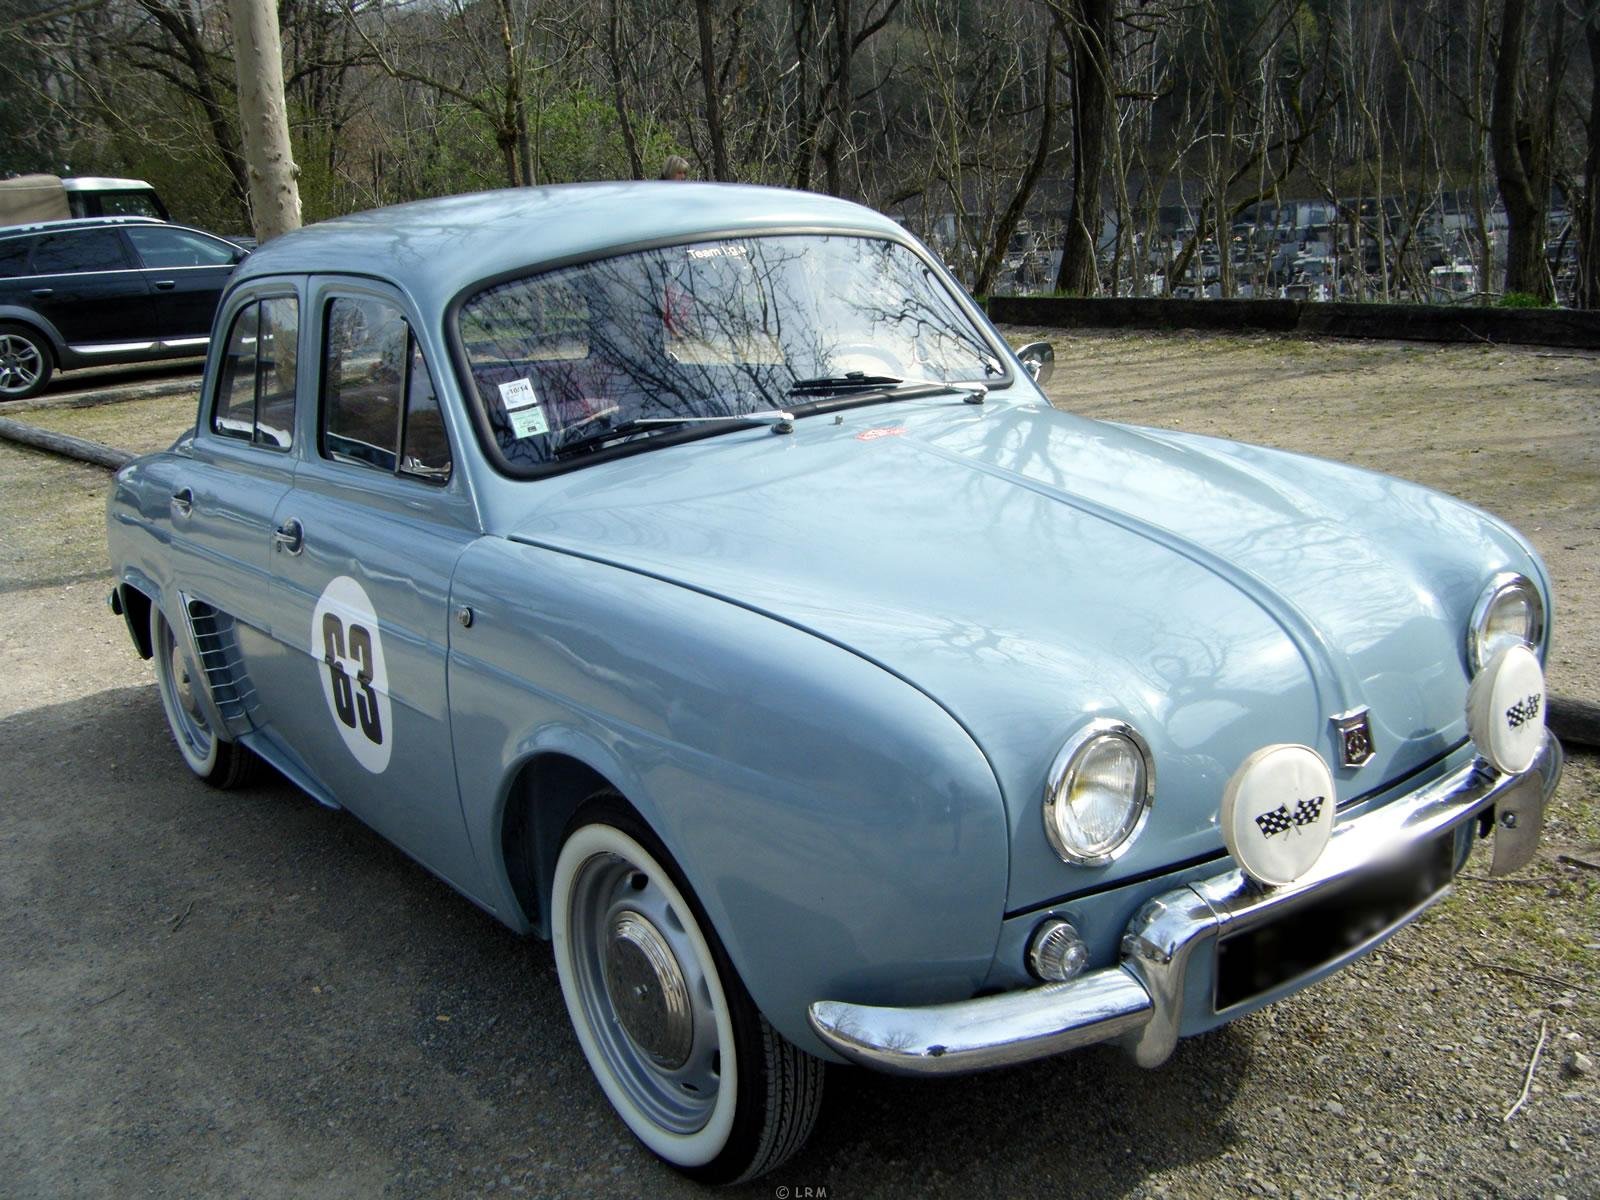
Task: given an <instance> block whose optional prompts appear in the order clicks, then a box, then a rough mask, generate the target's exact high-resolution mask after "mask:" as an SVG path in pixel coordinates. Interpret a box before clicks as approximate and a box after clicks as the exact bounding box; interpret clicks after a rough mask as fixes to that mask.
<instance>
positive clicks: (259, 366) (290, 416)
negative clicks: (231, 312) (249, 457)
mask: <svg viewBox="0 0 1600 1200" xmlns="http://www.w3.org/2000/svg"><path fill="white" fill-rule="evenodd" d="M299 336H300V304H299V301H297V300H296V299H295V298H294V297H293V296H278V297H274V298H272V299H270V300H258V301H255V302H253V303H251V304H248V305H246V306H245V307H244V308H241V309H240V310H239V311H238V313H237V314H235V316H234V318H233V327H232V328H231V329H230V330H229V331H228V348H227V349H226V350H225V351H224V352H223V355H222V380H221V383H220V384H219V385H218V388H217V397H216V407H215V410H214V412H213V415H212V419H211V428H212V429H213V430H215V431H216V432H217V433H220V434H222V435H223V436H224V437H234V438H239V439H241V440H242V441H247V442H254V443H255V444H257V445H260V446H270V447H272V448H273V449H275V450H287V449H289V447H290V446H291V445H293V444H294V400H295V368H296V365H297V364H298V362H299V359H300V355H299Z"/></svg>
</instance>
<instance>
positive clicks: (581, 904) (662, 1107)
mask: <svg viewBox="0 0 1600 1200" xmlns="http://www.w3.org/2000/svg"><path fill="white" fill-rule="evenodd" d="M692 921H693V916H692V915H691V914H687V913H683V914H680V913H679V912H678V911H677V909H676V907H675V906H674V904H673V903H672V899H671V897H669V896H668V895H667V894H666V893H665V892H664V891H663V890H662V888H661V887H660V884H659V882H658V881H657V880H656V879H655V877H654V875H653V874H652V873H651V872H650V871H648V870H645V869H641V868H640V867H639V866H637V865H635V864H633V863H630V862H629V861H628V860H627V859H625V858H622V857H621V856H619V855H616V854H595V855H592V856H591V857H590V858H588V859H587V860H586V861H585V862H584V863H583V864H582V866H581V867H579V869H578V871H577V873H576V876H575V878H574V880H573V884H572V890H571V901H570V906H569V913H568V925H567V928H568V936H569V938H570V942H571V947H572V962H573V973H574V980H573V982H574V984H575V988H576V992H577V1001H578V1003H579V1005H580V1007H581V1008H582V1010H583V1014H584V1018H585V1021H586V1023H587V1024H588V1026H589V1029H590V1031H591V1032H592V1034H593V1037H594V1042H595V1047H596V1049H597V1050H598V1052H599V1054H600V1056H601V1057H602V1058H603V1059H604V1060H605V1064H606V1066H607V1068H608V1069H609V1070H610V1072H611V1074H612V1076H613V1078H614V1079H615V1081H616V1082H617V1084H618V1085H619V1086H620V1087H621V1088H622V1089H623V1091H624V1092H625V1093H626V1094H627V1096H628V1098H629V1099H630V1100H631V1101H632V1103H633V1104H634V1105H635V1106H636V1107H637V1108H638V1109H639V1110H640V1112H641V1113H643V1114H644V1115H645V1116H647V1117H648V1118H649V1119H650V1120H651V1121H652V1122H653V1123H655V1124H656V1125H657V1126H658V1127H659V1128H660V1129H662V1130H665V1131H667V1132H669V1133H673V1134H678V1135H688V1134H693V1133H695V1132H697V1131H699V1130H700V1129H702V1128H704V1127H705V1125H706V1123H707V1121H709V1120H710V1119H711V1115H712V1112H713V1110H714V1109H715V1107H716V1103H717V1097H718V1094H719V1092H720V1090H721V1057H722V1056H721V1045H720V1040H719V1037H718V1033H717V1021H716V1010H715V1005H714V1004H713V1002H712V998H711V996H712V991H711V986H710V981H709V980H708V971H709V970H710V964H708V963H705V962H702V961H701V959H700V956H699V954H698V953H697V952H696V950H695V947H694V945H693V942H692V940H691V938H690V936H689V934H688V929H687V923H688V922H692ZM641 923H642V926H643V929H641ZM619 926H620V927H623V928H626V929H628V930H629V931H630V932H629V935H628V938H627V939H625V940H634V941H638V940H639V939H640V935H641V932H642V933H643V941H644V942H645V943H648V944H652V945H653V946H654V947H655V948H656V949H658V950H659V949H665V950H666V951H667V952H668V953H669V954H670V958H671V966H672V968H675V972H676V975H677V977H678V979H679V980H680V981H681V985H682V987H681V995H680V996H679V997H678V999H681V1000H683V1001H686V1002H687V1004H688V1013H687V1014H686V1015H684V1016H682V1017H678V1016H673V1015H668V1014H667V1012H666V1010H667V1009H669V1008H670V1007H671V1001H670V1000H668V999H662V1000H661V1001H660V1005H661V1007H662V1019H661V1023H660V1025H661V1027H660V1029H658V1030H651V1028H650V1026H649V1023H648V1021H642V1020H641V1011H640V1009H639V1008H633V1009H631V1010H630V1008H629V1006H628V1005H627V1004H624V1005H622V1006H621V1011H619V1003H618V997H619V995H622V994H625V993H627V992H628V990H629V988H630V987H636V986H637V985H638V983H639V982H640V979H641V976H640V975H638V974H637V973H635V974H630V975H629V976H628V978H626V979H619V978H617V972H616V968H617V966H618V964H619V952H618V946H617V942H618V930H619ZM621 957H622V959H623V960H624V961H626V959H627V955H626V954H624V955H621ZM634 965H635V967H637V962H635V963H634ZM668 974H669V975H670V974H671V972H669V973H668ZM643 978H644V979H645V980H646V981H648V978H649V977H648V975H645V976H643ZM663 990H664V991H670V989H663ZM639 1002H640V1004H641V1005H643V1006H645V1011H646V1012H648V1006H649V1004H650V1001H649V999H648V998H640V1000H639ZM630 1026H631V1027H632V1032H630ZM684 1045H686V1046H687V1049H686V1050H683V1049H682V1047H683V1046H684ZM680 1051H681V1053H680ZM680 1057H681V1059H682V1062H681V1064H680V1065H676V1066H675V1065H673V1064H674V1062H676V1061H677V1060H678V1059H679V1058H680Z"/></svg>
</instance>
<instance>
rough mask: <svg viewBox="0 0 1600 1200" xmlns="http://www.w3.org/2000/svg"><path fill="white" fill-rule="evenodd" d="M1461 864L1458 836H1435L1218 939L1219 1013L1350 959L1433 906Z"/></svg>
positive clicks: (1217, 981)
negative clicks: (1322, 893)
mask: <svg viewBox="0 0 1600 1200" xmlns="http://www.w3.org/2000/svg"><path fill="white" fill-rule="evenodd" d="M1454 870H1455V835H1454V833H1450V834H1445V835H1444V836H1442V837H1438V838H1435V839H1433V841H1431V842H1429V843H1427V844H1426V845H1425V846H1423V847H1421V848H1420V849H1419V850H1416V851H1414V852H1412V853H1411V854H1408V855H1406V856H1404V857H1402V858H1397V859H1396V860H1395V861H1394V862H1392V863H1386V864H1383V865H1381V866H1378V867H1374V868H1372V869H1370V870H1368V871H1365V872H1363V873H1362V874H1360V875H1358V876H1357V877H1355V878H1354V879H1352V880H1350V881H1349V882H1348V883H1346V884H1344V885H1343V886H1341V887H1339V888H1337V889H1335V890H1333V891H1330V892H1329V893H1328V894H1327V895H1325V896H1319V897H1317V899H1315V900H1313V901H1311V902H1310V903H1308V904H1304V905H1300V906H1297V907H1295V908H1294V909H1292V910H1291V911H1288V912H1285V913H1284V914H1283V916H1281V917H1278V918H1277V919H1275V920H1272V921H1268V922H1267V923H1266V924H1264V925H1260V926H1257V927H1256V928H1254V929H1247V930H1244V931H1242V932H1240V933H1236V934H1233V935H1232V936H1229V937H1225V938H1223V939H1221V940H1220V941H1219V942H1218V943H1217V959H1216V990H1215V997H1214V1002H1215V1005H1216V1011H1217V1012H1219V1013H1220V1012H1224V1011H1226V1010H1227V1009H1230V1008H1233V1007H1235V1006H1237V1005H1240V1004H1247V1003H1249V1002H1250V1001H1252V1000H1255V999H1258V998H1259V997H1261V996H1264V995H1266V994H1267V993H1269V992H1273V991H1276V990H1278V989H1279V988H1282V987H1285V986H1287V985H1288V984H1290V983H1293V982H1294V981H1295V980H1297V979H1300V978H1303V977H1304V976H1307V975H1311V974H1314V973H1316V972H1317V971H1320V970H1321V969H1323V968H1324V967H1327V966H1329V965H1331V964H1333V963H1336V962H1339V961H1340V960H1341V959H1345V958H1349V957H1351V956H1353V955H1354V954H1355V953H1356V952H1358V951H1359V950H1361V949H1362V948H1364V947H1366V946H1368V945H1370V944H1371V943H1373V942H1374V941H1376V940H1377V939H1379V938H1381V937H1382V936H1383V935H1384V934H1386V933H1388V932H1389V931H1390V930H1392V929H1394V928H1396V927H1397V926H1399V925H1402V924H1404V923H1405V922H1406V920H1407V919H1409V918H1410V917H1412V916H1414V915H1415V914H1416V913H1418V912H1420V911H1421V910H1422V909H1424V908H1426V907H1427V906H1428V905H1429V904H1430V903H1432V902H1433V901H1434V900H1435V899H1437V898H1438V897H1439V895H1440V893H1441V892H1443V891H1444V889H1445V887H1446V886H1447V885H1448V884H1449V882H1450V879H1451V876H1452V875H1453V874H1454Z"/></svg>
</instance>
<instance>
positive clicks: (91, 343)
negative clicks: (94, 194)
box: [0, 217, 249, 400]
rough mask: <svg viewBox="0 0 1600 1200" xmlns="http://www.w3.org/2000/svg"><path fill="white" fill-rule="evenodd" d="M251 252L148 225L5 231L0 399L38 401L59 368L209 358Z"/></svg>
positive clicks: (131, 220) (180, 229)
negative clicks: (220, 309) (228, 288)
mask: <svg viewBox="0 0 1600 1200" xmlns="http://www.w3.org/2000/svg"><path fill="white" fill-rule="evenodd" d="M248 253H249V252H248V251H247V250H245V249H243V248H242V247H240V246H236V245H234V244H233V243H232V242H229V241H226V240H224V239H222V238H219V237H214V236H213V235H211V234H209V233H203V232H201V231H200V230H198V229H189V228H187V227H185V226H182V225H170V224H167V223H166V222H164V221H159V220H156V219H153V218H148V217H93V218H83V219H78V220H69V221H46V222H41V223H38V224H34V225H24V226H18V227H15V228H11V229H0V399H4V400H17V399H22V398H24V397H27V396H32V395H35V394H37V393H38V392H40V391H42V390H43V389H44V386H45V385H46V384H47V383H49V381H50V377H51V375H52V373H53V372H54V371H56V370H57V369H61V370H71V369H73V368H75V367H89V366H103V365H105V364H108V363H131V362H147V361H149V360H152V359H160V358H173V357H182V356H186V355H196V354H202V353H204V352H205V348H206V346H207V345H208V344H209V342H210V340H211V322H212V318H213V317H214V316H215V315H216V311H217V299H218V297H220V296H221V294H222V289H223V286H224V285H225V284H226V283H227V281H228V276H229V275H230V274H231V273H232V271H233V268H234V266H235V265H236V264H237V263H238V262H239V261H240V260H242V259H243V258H244V257H245V255H246V254H248Z"/></svg>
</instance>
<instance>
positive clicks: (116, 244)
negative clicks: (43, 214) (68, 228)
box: [33, 229, 131, 275]
mask: <svg viewBox="0 0 1600 1200" xmlns="http://www.w3.org/2000/svg"><path fill="white" fill-rule="evenodd" d="M130 265H131V264H130V263H129V262H128V255H127V252H126V251H125V250H123V248H122V239H121V238H120V237H118V236H117V235H116V233H115V232H114V231H113V230H110V229H84V230H76V231H74V232H72V233H47V234H45V235H43V236H42V237H40V238H39V240H38V242H36V243H35V244H34V248H33V273H34V274H35V275H68V274H72V273H73V272H77V271H123V270H126V269H127V268H128V267H129V266H130Z"/></svg>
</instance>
